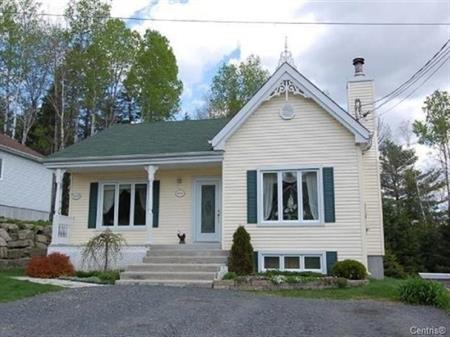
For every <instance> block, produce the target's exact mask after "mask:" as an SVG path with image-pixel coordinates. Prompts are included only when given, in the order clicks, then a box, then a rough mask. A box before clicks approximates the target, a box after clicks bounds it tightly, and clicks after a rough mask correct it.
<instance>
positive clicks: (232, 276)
mask: <svg viewBox="0 0 450 337" xmlns="http://www.w3.org/2000/svg"><path fill="white" fill-rule="evenodd" d="M236 276H237V275H236V273H235V272H232V271H229V272H228V273H226V274H225V275H223V279H224V280H234V279H235V278H236Z"/></svg>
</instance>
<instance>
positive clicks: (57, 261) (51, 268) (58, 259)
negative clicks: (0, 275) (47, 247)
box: [25, 253, 75, 278]
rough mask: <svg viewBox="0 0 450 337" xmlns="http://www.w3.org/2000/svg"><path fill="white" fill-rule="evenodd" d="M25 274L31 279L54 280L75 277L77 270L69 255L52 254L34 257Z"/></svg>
mask: <svg viewBox="0 0 450 337" xmlns="http://www.w3.org/2000/svg"><path fill="white" fill-rule="evenodd" d="M25 273H26V274H27V275H28V276H31V277H41V278H54V277H59V276H63V275H64V276H73V275H75V270H74V268H73V265H72V263H70V260H69V257H68V256H67V255H64V254H60V253H52V254H50V255H48V256H34V257H32V258H31V260H30V262H29V263H28V265H27V268H26V270H25Z"/></svg>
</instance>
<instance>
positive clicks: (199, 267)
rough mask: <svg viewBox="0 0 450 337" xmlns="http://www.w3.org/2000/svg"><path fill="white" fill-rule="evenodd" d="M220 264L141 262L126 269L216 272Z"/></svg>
mask: <svg viewBox="0 0 450 337" xmlns="http://www.w3.org/2000/svg"><path fill="white" fill-rule="evenodd" d="M220 266H222V264H219V263H167V264H165V263H164V264H163V263H141V264H133V265H129V266H128V268H127V271H133V272H135V271H160V272H167V271H171V272H173V271H175V272H176V271H179V272H185V271H202V272H214V273H216V272H218V271H219V268H220Z"/></svg>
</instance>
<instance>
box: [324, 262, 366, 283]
mask: <svg viewBox="0 0 450 337" xmlns="http://www.w3.org/2000/svg"><path fill="white" fill-rule="evenodd" d="M332 274H333V276H337V277H344V278H346V279H349V280H363V279H365V278H366V277H367V271H366V267H364V265H363V264H362V263H361V262H358V261H355V260H344V261H339V262H336V264H335V265H334V267H333V270H332Z"/></svg>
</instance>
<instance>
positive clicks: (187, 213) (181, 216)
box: [69, 167, 221, 245]
mask: <svg viewBox="0 0 450 337" xmlns="http://www.w3.org/2000/svg"><path fill="white" fill-rule="evenodd" d="M216 176H219V177H220V176H221V168H220V167H204V168H195V169H183V170H165V169H159V170H158V171H157V173H156V179H157V180H159V181H160V207H159V227H158V228H152V229H150V232H148V231H147V228H146V227H144V226H142V227H130V228H121V229H118V230H117V232H120V233H121V234H122V235H123V236H124V237H125V239H126V241H127V243H128V244H129V245H143V244H147V243H148V237H149V236H151V237H152V241H151V242H152V243H155V244H176V243H178V238H177V231H178V230H180V231H182V232H185V233H186V236H187V242H188V243H189V242H191V233H192V184H193V179H195V178H196V177H216ZM177 178H181V179H182V183H181V184H177ZM146 179H147V173H146V172H145V171H144V169H143V168H142V169H141V170H135V171H127V172H82V173H72V182H71V189H70V190H71V193H74V192H75V193H80V195H81V198H80V199H79V200H73V199H71V200H70V205H69V216H71V217H74V218H75V221H74V224H73V226H71V229H70V231H71V232H70V243H71V244H75V245H81V244H84V243H86V241H87V240H89V238H90V237H92V236H93V235H95V234H98V233H99V232H100V231H101V229H88V228H87V219H88V209H89V187H90V183H91V182H101V181H123V180H125V181H133V180H136V181H146ZM178 188H180V189H182V190H183V191H184V192H185V196H184V197H183V198H178V197H176V196H175V192H176V190H177V189H178Z"/></svg>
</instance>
